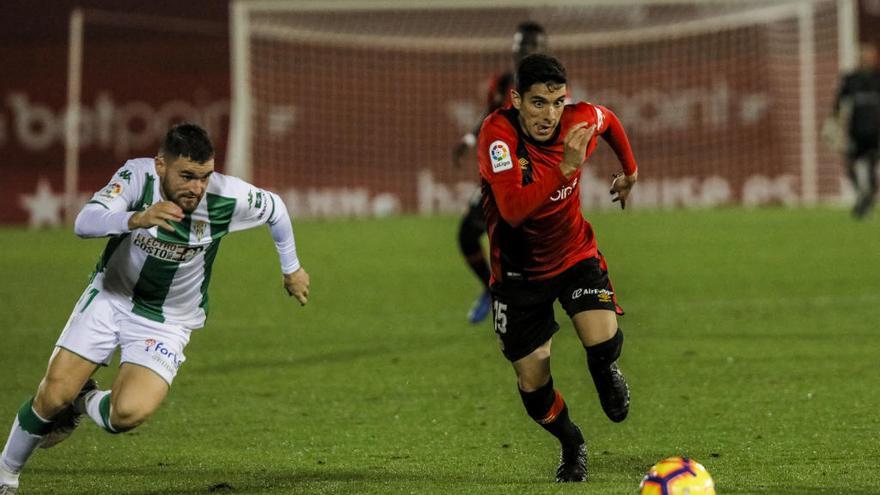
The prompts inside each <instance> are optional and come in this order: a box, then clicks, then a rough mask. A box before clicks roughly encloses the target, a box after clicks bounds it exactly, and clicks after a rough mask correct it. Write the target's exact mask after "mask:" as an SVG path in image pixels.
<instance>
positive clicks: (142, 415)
mask: <svg viewBox="0 0 880 495" xmlns="http://www.w3.org/2000/svg"><path fill="white" fill-rule="evenodd" d="M152 415H153V411H152V410H146V409H143V408H138V407H130V406H129V407H126V406H125V405H122V406H119V405H114V406H113V408H112V409H111V410H110V424H112V425H113V429H114V430H116V431H118V432H124V431H129V430H133V429H135V428H137V427H138V426H140V425H142V424H144V422H146V421H147V420H148V419H149V418H150V416H152Z"/></svg>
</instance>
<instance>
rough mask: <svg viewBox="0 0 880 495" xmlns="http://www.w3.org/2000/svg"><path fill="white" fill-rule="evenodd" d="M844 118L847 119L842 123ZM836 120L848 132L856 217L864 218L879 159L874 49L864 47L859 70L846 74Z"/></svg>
mask: <svg viewBox="0 0 880 495" xmlns="http://www.w3.org/2000/svg"><path fill="white" fill-rule="evenodd" d="M843 108H845V109H846V110H845V111H844V110H843ZM845 115H846V116H848V118H847V119H845V120H847V121H846V122H843V120H844V116H845ZM834 118H835V119H837V121H838V123H839V128H842V129H846V154H845V157H844V158H845V160H846V174H847V177H849V180H850V182H851V183H852V185H853V188H854V189H855V191H856V204H855V206H854V207H853V215H854V216H855V217H856V218H862V217H864V216H865V215H867V214H868V212H869V211H871V207H873V206H874V201H875V197H876V195H877V160H878V159H880V156H878V155H880V65H878V54H877V48H876V47H875V46H873V45H869V44H863V45H861V50H860V52H859V68H858V69H856V70H855V71H854V72H851V73H849V74H846V75H845V76H844V77H843V80H842V81H841V83H840V89H839V90H838V92H837V99H836V100H835V102H834ZM859 162H864V163H865V165H866V169H867V184H862V183H861V181H860V180H859V173H858V170H857V166H858V163H859Z"/></svg>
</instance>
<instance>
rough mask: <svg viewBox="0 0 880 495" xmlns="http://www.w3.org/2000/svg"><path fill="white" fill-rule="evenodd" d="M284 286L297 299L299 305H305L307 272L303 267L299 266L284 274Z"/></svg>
mask: <svg viewBox="0 0 880 495" xmlns="http://www.w3.org/2000/svg"><path fill="white" fill-rule="evenodd" d="M284 288H285V289H287V293H288V294H290V295H291V296H293V297H295V298H296V300H297V301H299V303H300V305H302V306H305V305H306V303H307V302H309V274H308V273H307V272H306V270H305V269H304V268H302V267H300V269H299V270H297V271H295V272H293V273H287V274H285V275H284Z"/></svg>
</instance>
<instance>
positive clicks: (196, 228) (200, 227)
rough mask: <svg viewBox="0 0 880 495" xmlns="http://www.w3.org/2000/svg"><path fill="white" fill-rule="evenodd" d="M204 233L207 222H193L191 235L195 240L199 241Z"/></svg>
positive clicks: (206, 230)
mask: <svg viewBox="0 0 880 495" xmlns="http://www.w3.org/2000/svg"><path fill="white" fill-rule="evenodd" d="M206 232H208V222H203V221H201V220H196V221H195V222H193V233H195V235H196V240H198V241H201V240H202V237H205V233H206Z"/></svg>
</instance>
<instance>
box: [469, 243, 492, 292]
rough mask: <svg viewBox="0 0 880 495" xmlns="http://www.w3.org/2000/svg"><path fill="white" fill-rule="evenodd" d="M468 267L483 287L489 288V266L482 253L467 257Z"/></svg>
mask: <svg viewBox="0 0 880 495" xmlns="http://www.w3.org/2000/svg"><path fill="white" fill-rule="evenodd" d="M466 259H467V263H468V266H469V267H471V270H473V272H474V274H475V275H476V276H477V278H478V279H480V282H482V283H483V287H485V288H487V289H488V288H489V264H488V263H486V257H485V256H483V252H482V251H477V252H476V253H474V254H471V255H469V256H467V258H466Z"/></svg>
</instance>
